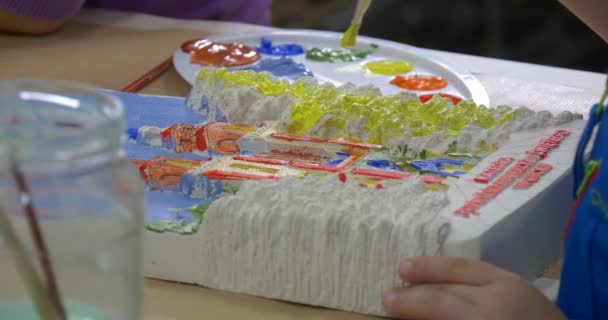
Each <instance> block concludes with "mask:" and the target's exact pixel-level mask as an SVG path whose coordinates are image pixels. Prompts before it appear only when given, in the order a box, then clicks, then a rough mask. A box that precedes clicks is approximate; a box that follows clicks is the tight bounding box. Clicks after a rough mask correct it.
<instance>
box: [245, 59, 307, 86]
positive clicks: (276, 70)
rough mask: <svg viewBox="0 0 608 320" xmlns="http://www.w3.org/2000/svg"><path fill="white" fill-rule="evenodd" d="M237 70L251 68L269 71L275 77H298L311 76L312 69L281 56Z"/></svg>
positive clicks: (257, 70) (256, 70)
mask: <svg viewBox="0 0 608 320" xmlns="http://www.w3.org/2000/svg"><path fill="white" fill-rule="evenodd" d="M239 70H252V71H255V72H264V71H265V72H270V73H272V74H273V75H274V76H275V77H280V78H289V79H294V80H295V79H298V78H301V77H303V76H309V77H312V76H313V73H312V71H310V70H308V69H307V68H306V66H305V65H304V64H302V63H297V62H295V61H293V60H292V59H291V58H287V57H281V58H276V59H268V58H267V59H262V60H260V61H258V63H256V64H254V65H251V66H248V67H244V68H241V69H239Z"/></svg>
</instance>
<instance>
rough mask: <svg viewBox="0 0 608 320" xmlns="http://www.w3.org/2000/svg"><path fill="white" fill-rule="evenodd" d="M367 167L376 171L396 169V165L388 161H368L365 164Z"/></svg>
mask: <svg viewBox="0 0 608 320" xmlns="http://www.w3.org/2000/svg"><path fill="white" fill-rule="evenodd" d="M366 163H367V165H368V166H370V167H374V168H377V169H391V170H396V169H397V165H396V164H394V163H392V162H391V161H389V160H384V159H381V160H369V161H367V162H366Z"/></svg>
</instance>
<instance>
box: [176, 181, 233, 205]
mask: <svg viewBox="0 0 608 320" xmlns="http://www.w3.org/2000/svg"><path fill="white" fill-rule="evenodd" d="M195 186H196V188H195ZM178 189H179V190H180V191H181V193H182V194H185V195H187V196H189V197H196V198H197V199H199V200H213V199H215V198H217V197H218V196H219V195H220V194H221V193H222V192H223V190H224V182H223V181H222V180H211V179H209V178H208V177H207V176H204V175H199V176H192V175H184V176H183V177H182V179H181V180H180V183H179V187H178ZM195 193H196V194H195Z"/></svg>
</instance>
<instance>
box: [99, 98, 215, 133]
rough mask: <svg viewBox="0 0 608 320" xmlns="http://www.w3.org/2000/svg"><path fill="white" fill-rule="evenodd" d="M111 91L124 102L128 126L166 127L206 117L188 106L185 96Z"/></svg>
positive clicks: (195, 121)
mask: <svg viewBox="0 0 608 320" xmlns="http://www.w3.org/2000/svg"><path fill="white" fill-rule="evenodd" d="M111 93H112V94H113V95H115V96H117V97H118V98H119V99H120V100H121V101H122V102H123V104H124V107H125V108H124V109H125V116H126V119H127V128H139V127H141V126H145V125H148V126H157V127H163V128H164V127H168V126H170V125H173V124H175V123H177V122H182V123H188V124H197V123H201V122H203V121H205V119H206V118H205V117H204V116H203V115H201V114H199V113H196V112H195V111H194V110H192V109H191V108H189V107H187V106H186V103H185V101H186V100H185V99H184V98H179V97H156V96H142V95H137V94H133V93H122V92H111Z"/></svg>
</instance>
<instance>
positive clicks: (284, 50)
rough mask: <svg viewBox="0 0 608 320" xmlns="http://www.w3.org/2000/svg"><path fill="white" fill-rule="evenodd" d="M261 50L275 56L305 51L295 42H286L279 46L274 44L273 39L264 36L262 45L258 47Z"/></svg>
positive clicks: (294, 54)
mask: <svg viewBox="0 0 608 320" xmlns="http://www.w3.org/2000/svg"><path fill="white" fill-rule="evenodd" d="M256 49H257V50H258V51H259V52H261V53H264V54H270V55H273V56H296V55H299V54H303V53H304V48H303V47H302V46H301V45H299V44H295V43H284V44H280V45H277V46H273V45H272V40H270V39H268V38H266V37H263V38H262V39H260V46H259V47H257V48H256Z"/></svg>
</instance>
